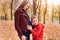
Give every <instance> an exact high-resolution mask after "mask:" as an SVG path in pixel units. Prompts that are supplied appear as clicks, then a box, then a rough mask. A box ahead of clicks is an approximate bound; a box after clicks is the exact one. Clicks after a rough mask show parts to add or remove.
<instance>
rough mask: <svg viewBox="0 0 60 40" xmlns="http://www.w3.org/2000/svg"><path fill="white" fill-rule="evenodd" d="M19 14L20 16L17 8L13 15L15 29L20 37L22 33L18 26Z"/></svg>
mask: <svg viewBox="0 0 60 40" xmlns="http://www.w3.org/2000/svg"><path fill="white" fill-rule="evenodd" d="M20 16H21V12H20V11H19V10H17V11H16V12H15V15H14V17H15V29H16V30H17V32H18V35H19V36H20V37H21V36H22V35H23V33H22V30H21V28H20V26H19V20H20Z"/></svg>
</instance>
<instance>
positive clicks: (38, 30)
mask: <svg viewBox="0 0 60 40" xmlns="http://www.w3.org/2000/svg"><path fill="white" fill-rule="evenodd" d="M42 29H43V27H42V26H41V25H39V26H38V27H37V30H36V31H34V30H33V29H32V30H30V31H31V32H32V34H33V35H34V36H39V35H40V33H41V30H42Z"/></svg>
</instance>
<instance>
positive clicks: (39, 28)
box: [27, 15, 44, 40]
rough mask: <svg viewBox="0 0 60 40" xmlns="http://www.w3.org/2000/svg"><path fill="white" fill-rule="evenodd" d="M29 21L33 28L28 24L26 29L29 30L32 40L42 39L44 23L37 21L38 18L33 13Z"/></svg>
mask: <svg viewBox="0 0 60 40" xmlns="http://www.w3.org/2000/svg"><path fill="white" fill-rule="evenodd" d="M31 21H32V25H33V29H32V27H31V26H30V25H28V26H27V29H28V30H30V31H31V33H32V35H33V40H43V31H44V25H43V24H42V23H39V22H38V18H37V16H35V15H34V16H33V17H32V19H31Z"/></svg>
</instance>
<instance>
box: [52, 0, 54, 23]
mask: <svg viewBox="0 0 60 40" xmlns="http://www.w3.org/2000/svg"><path fill="white" fill-rule="evenodd" d="M53 13H54V5H53V0H52V23H53V18H54V17H53Z"/></svg>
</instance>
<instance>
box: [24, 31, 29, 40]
mask: <svg viewBox="0 0 60 40" xmlns="http://www.w3.org/2000/svg"><path fill="white" fill-rule="evenodd" d="M23 34H24V35H25V36H26V38H27V40H30V32H29V31H28V30H27V32H24V33H23Z"/></svg>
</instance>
